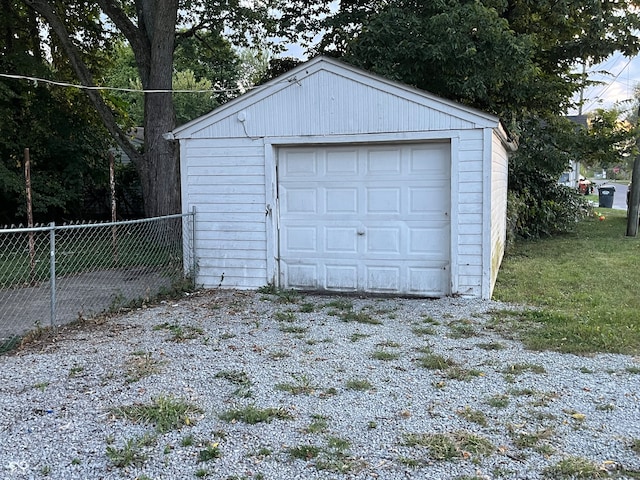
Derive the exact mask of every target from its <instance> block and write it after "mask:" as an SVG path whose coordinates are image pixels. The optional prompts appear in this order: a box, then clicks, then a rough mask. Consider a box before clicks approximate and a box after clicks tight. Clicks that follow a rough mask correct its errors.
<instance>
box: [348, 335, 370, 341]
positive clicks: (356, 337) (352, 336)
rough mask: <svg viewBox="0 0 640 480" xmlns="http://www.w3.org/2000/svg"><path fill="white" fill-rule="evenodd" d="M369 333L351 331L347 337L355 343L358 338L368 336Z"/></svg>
mask: <svg viewBox="0 0 640 480" xmlns="http://www.w3.org/2000/svg"><path fill="white" fill-rule="evenodd" d="M370 336H371V335H367V334H365V333H352V334H351V336H350V337H349V340H350V341H351V342H352V343H356V342H357V341H359V340H362V339H363V338H367V337H370Z"/></svg>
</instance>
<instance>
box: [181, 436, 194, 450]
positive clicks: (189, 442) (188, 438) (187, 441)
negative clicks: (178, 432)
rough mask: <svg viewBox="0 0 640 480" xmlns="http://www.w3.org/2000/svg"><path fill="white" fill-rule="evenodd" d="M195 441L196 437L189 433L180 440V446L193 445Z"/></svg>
mask: <svg viewBox="0 0 640 480" xmlns="http://www.w3.org/2000/svg"><path fill="white" fill-rule="evenodd" d="M194 443H195V438H194V437H193V435H191V434H189V435H187V436H186V437H184V438H183V439H182V440H181V441H180V446H181V447H192V446H193V444H194Z"/></svg>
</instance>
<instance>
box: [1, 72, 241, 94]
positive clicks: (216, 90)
mask: <svg viewBox="0 0 640 480" xmlns="http://www.w3.org/2000/svg"><path fill="white" fill-rule="evenodd" d="M0 77H4V78H11V79H14V80H28V81H31V82H36V83H38V82H41V83H46V84H49V85H56V86H59V87H70V88H78V89H80V90H110V91H116V92H131V93H224V92H239V91H243V90H251V88H252V87H250V88H239V87H237V88H211V89H202V90H173V89H170V90H162V89H158V90H144V89H136V88H120V87H102V86H97V85H78V84H75V83H67V82H58V81H55V80H49V79H46V78H38V77H29V76H27V75H13V74H9V73H0Z"/></svg>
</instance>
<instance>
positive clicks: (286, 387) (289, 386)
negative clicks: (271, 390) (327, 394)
mask: <svg viewBox="0 0 640 480" xmlns="http://www.w3.org/2000/svg"><path fill="white" fill-rule="evenodd" d="M292 376H293V379H294V380H295V383H288V382H285V383H278V384H276V386H275V388H276V389H277V390H282V391H283V392H288V393H290V394H292V395H311V394H312V393H313V392H315V391H316V390H317V389H318V386H317V385H314V384H313V382H312V381H311V379H310V378H309V377H308V376H306V375H304V374H302V375H292Z"/></svg>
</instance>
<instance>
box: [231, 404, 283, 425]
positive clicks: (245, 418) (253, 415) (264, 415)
mask: <svg viewBox="0 0 640 480" xmlns="http://www.w3.org/2000/svg"><path fill="white" fill-rule="evenodd" d="M292 418H293V416H292V415H291V414H290V413H289V412H288V411H287V410H285V409H284V408H258V407H256V406H255V405H247V406H246V407H243V408H235V409H231V410H228V411H226V412H224V413H222V414H220V419H221V420H224V421H226V422H244V423H247V424H249V425H255V424H257V423H271V422H272V421H273V420H290V419H292Z"/></svg>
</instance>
